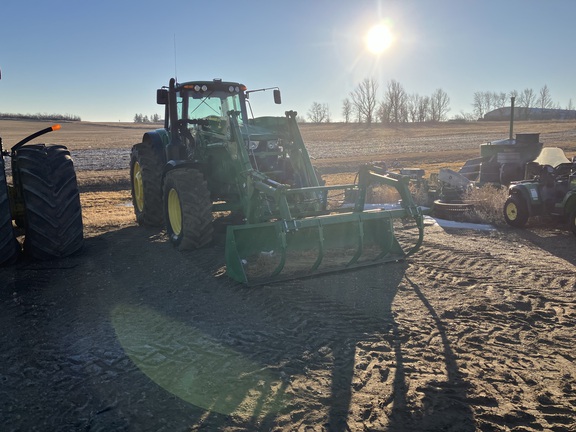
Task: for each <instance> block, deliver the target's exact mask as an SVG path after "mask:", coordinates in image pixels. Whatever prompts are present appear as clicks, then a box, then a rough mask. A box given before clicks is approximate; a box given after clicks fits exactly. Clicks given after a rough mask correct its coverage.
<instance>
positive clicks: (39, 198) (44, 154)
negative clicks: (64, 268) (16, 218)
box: [12, 144, 84, 260]
mask: <svg viewBox="0 0 576 432" xmlns="http://www.w3.org/2000/svg"><path fill="white" fill-rule="evenodd" d="M12 166H13V167H15V166H17V167H18V168H17V169H18V176H19V181H20V184H21V189H22V190H21V192H22V198H23V201H24V225H25V227H24V229H25V232H24V252H26V254H27V255H29V256H30V257H32V258H35V259H40V260H48V259H54V258H62V257H65V256H69V255H72V254H73V253H75V252H77V251H79V250H80V249H81V248H82V246H83V244H84V235H83V224H82V209H81V206H80V193H79V190H78V183H77V181H76V173H75V171H74V165H73V162H72V158H71V157H70V152H69V151H68V149H67V148H66V147H64V146H62V145H49V146H47V145H44V144H34V145H28V146H24V147H21V148H19V149H18V150H17V151H16V154H15V156H14V159H13V165H12Z"/></svg>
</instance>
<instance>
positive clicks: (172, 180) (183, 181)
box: [163, 168, 214, 250]
mask: <svg viewBox="0 0 576 432" xmlns="http://www.w3.org/2000/svg"><path fill="white" fill-rule="evenodd" d="M163 197H164V220H165V221H166V231H167V233H168V237H169V238H170V242H171V243H172V244H173V245H174V246H175V247H176V248H177V249H179V250H190V249H199V248H201V247H203V246H206V245H207V244H208V243H210V242H211V241H212V234H213V232H214V228H213V226H212V200H211V199H210V192H209V191H208V187H207V184H206V181H205V180H204V176H203V175H202V173H201V172H200V171H198V170H196V169H191V168H182V169H175V170H172V171H169V172H168V173H167V174H166V178H165V180H164V187H163Z"/></svg>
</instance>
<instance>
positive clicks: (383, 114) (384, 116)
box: [376, 101, 390, 124]
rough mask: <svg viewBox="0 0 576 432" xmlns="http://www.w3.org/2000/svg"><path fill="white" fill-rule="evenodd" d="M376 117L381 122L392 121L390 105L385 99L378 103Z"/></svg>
mask: <svg viewBox="0 0 576 432" xmlns="http://www.w3.org/2000/svg"><path fill="white" fill-rule="evenodd" d="M376 117H377V118H378V120H380V123H383V124H388V123H390V107H389V106H388V104H387V103H386V102H385V101H382V102H380V103H379V104H378V109H377V110H376Z"/></svg>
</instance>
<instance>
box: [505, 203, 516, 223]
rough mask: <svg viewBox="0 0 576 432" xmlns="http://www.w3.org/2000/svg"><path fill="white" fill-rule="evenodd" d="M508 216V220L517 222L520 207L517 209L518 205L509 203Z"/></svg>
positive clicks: (507, 207)
mask: <svg viewBox="0 0 576 432" xmlns="http://www.w3.org/2000/svg"><path fill="white" fill-rule="evenodd" d="M506 216H508V219H509V220H511V221H513V220H516V218H517V217H518V207H516V204H514V203H508V205H507V206H506Z"/></svg>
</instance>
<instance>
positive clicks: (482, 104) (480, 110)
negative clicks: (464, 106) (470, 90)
mask: <svg viewBox="0 0 576 432" xmlns="http://www.w3.org/2000/svg"><path fill="white" fill-rule="evenodd" d="M472 111H473V112H474V114H475V115H476V118H479V119H481V118H483V117H484V114H486V113H487V112H488V110H487V108H486V100H485V99H484V92H474V102H473V103H472Z"/></svg>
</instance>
